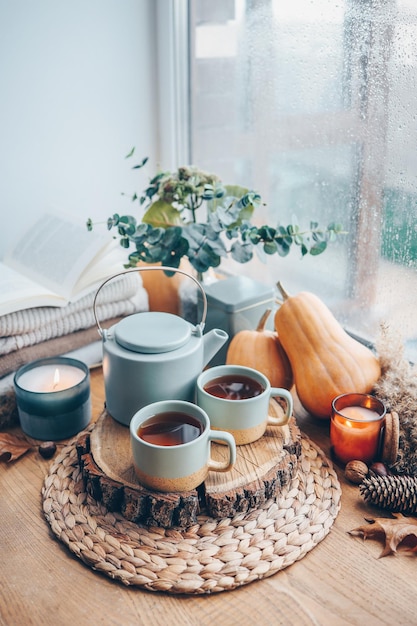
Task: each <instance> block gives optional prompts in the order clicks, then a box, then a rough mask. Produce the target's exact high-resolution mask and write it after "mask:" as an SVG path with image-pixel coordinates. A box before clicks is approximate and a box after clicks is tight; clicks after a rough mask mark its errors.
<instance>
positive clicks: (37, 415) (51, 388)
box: [14, 357, 91, 441]
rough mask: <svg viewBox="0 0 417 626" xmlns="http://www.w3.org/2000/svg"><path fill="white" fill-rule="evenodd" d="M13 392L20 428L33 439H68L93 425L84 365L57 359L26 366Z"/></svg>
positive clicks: (16, 381) (87, 371)
mask: <svg viewBox="0 0 417 626" xmlns="http://www.w3.org/2000/svg"><path fill="white" fill-rule="evenodd" d="M14 388H15V394H16V403H17V408H18V413H19V419H20V425H21V427H22V430H23V432H25V433H26V434H27V435H29V436H30V437H33V438H35V439H42V440H51V441H57V440H59V439H66V438H67V437H71V436H72V435H74V434H76V433H77V432H79V431H80V430H82V429H83V428H85V427H86V426H87V424H88V423H89V421H90V418H91V403H90V375H89V370H88V367H87V366H86V365H85V363H82V362H81V361H77V360H75V359H69V358H65V357H56V358H50V359H40V360H39V361H34V362H33V363H29V364H27V365H24V366H23V367H21V368H20V369H19V370H18V372H16V375H15V377H14Z"/></svg>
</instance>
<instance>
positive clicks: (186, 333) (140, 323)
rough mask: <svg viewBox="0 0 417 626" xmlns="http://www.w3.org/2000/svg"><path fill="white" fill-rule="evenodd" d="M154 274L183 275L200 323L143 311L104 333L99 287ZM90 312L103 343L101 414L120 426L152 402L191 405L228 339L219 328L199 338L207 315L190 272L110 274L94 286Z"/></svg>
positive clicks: (139, 270) (161, 313)
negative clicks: (193, 292) (198, 305)
mask: <svg viewBox="0 0 417 626" xmlns="http://www.w3.org/2000/svg"><path fill="white" fill-rule="evenodd" d="M157 270H159V271H164V270H166V271H170V272H178V273H180V274H184V275H185V276H187V277H188V278H190V279H191V280H193V281H194V282H195V283H196V284H197V286H198V288H199V289H200V291H201V295H202V301H203V307H202V316H201V321H200V322H199V323H198V324H197V325H195V326H194V325H193V324H190V323H189V322H187V321H186V320H184V319H183V318H181V317H179V316H177V315H173V314H172V313H163V312H156V311H145V312H141V313H135V314H133V315H129V316H128V317H126V318H124V319H123V320H121V321H120V322H118V323H117V324H115V325H114V326H111V327H110V328H109V329H107V330H106V329H104V328H102V327H101V325H100V322H99V320H98V318H97V310H96V303H97V297H98V295H99V293H100V290H101V289H102V288H103V287H104V285H105V284H106V283H108V282H109V281H110V280H113V278H116V277H117V276H122V275H123V274H126V273H129V272H142V271H157ZM93 311H94V318H95V321H96V324H97V327H98V331H99V333H100V335H101V337H102V340H103V376H104V387H105V398H106V410H107V411H108V412H109V413H110V415H111V416H112V417H114V419H115V420H117V421H118V422H120V423H122V424H125V425H129V424H130V420H131V418H132V417H133V415H134V414H135V413H136V412H137V411H138V410H139V409H141V408H142V407H144V406H146V405H147V404H150V403H151V402H158V401H160V400H188V401H190V402H193V401H194V399H195V386H196V381H197V377H198V375H199V374H200V373H201V372H202V370H203V368H204V367H205V365H207V363H208V362H209V361H210V360H211V359H212V358H213V356H214V355H215V354H216V352H218V350H220V348H221V347H222V346H223V344H224V343H225V342H226V341H227V339H228V334H227V333H226V332H225V331H224V330H221V329H218V328H216V329H213V330H211V331H210V332H208V333H207V334H205V335H203V330H204V324H205V319H206V315H207V298H206V294H205V292H204V289H203V287H202V285H201V284H200V283H199V281H198V280H197V279H195V278H194V277H193V276H191V274H188V273H187V272H185V271H183V270H179V269H174V268H171V267H165V266H158V267H153V266H150V267H138V268H134V269H131V270H126V271H124V272H120V273H118V274H115V275H114V276H112V277H111V278H108V279H107V280H106V281H104V282H103V283H102V285H101V286H100V287H99V289H98V291H97V293H96V294H95V298H94V303H93Z"/></svg>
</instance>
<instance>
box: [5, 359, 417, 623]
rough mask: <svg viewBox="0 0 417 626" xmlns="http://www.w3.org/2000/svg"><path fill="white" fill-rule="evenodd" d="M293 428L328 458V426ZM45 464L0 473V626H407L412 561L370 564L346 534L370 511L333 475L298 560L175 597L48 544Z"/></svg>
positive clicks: (96, 383)
mask: <svg viewBox="0 0 417 626" xmlns="http://www.w3.org/2000/svg"><path fill="white" fill-rule="evenodd" d="M91 380H92V394H93V419H96V418H97V417H98V415H99V414H100V413H101V411H102V408H103V398H104V389H103V381H102V375H101V370H100V369H97V370H94V371H93V372H92V377H91ZM297 420H298V423H299V426H300V428H301V429H302V430H303V431H304V432H305V433H306V434H307V435H308V436H309V437H310V438H311V439H312V440H313V441H315V442H316V443H318V444H319V445H320V447H321V448H322V450H323V451H324V452H325V453H326V454H329V440H328V424H327V423H323V422H319V423H317V422H316V421H313V420H312V419H311V418H310V417H308V416H303V417H298V418H297ZM49 463H50V462H49V461H45V460H43V459H42V458H41V457H40V456H39V454H38V452H37V451H34V452H29V453H28V454H27V455H25V456H24V457H22V458H21V459H19V460H18V461H16V462H14V463H8V464H6V463H2V464H1V466H0V624H1V625H6V626H20V625H21V626H29V625H31V624H35V625H37V626H38V625H42V626H49V625H51V626H52V625H53V626H61V625H66V624H68V625H71V626H74V625H75V626H84V624H85V625H87V624H103V625H107V624H109V625H119V624H123V625H124V626H129V625H130V624H132V625H133V624H134V625H144V626H147V625H149V626H151V625H152V626H155V625H161V626H170V625H171V624H175V625H177V624H181V625H182V626H188V625H193V626H196V625H206V624H207V625H210V626H211V625H212V624H221V625H222V626H229V625H234V624H237V625H239V626H244V625H246V624H248V625H249V624H250V625H252V624H254V625H256V626H263V625H268V626H269V625H274V624H284V625H285V626H293V625H294V626H295V625H297V626H298V625H300V626H301V625H310V624H320V625H327V624H329V625H330V624H331V625H332V626H334V625H338V624H349V625H350V624H356V625H358V626H373V625H384V624H386V625H388V624H389V625H392V624H396V625H400V624H404V625H407V626H412V625H414V624H416V625H417V603H416V599H415V598H416V590H417V556H416V555H413V556H405V555H397V556H387V557H384V558H382V559H379V558H378V556H379V554H380V552H381V549H382V543H380V542H377V541H373V540H367V541H363V540H362V539H360V538H357V537H352V536H351V535H349V534H348V532H347V531H349V530H351V529H352V528H355V527H357V526H359V525H361V524H362V523H364V517H375V516H377V515H378V512H377V511H375V509H372V508H371V507H368V506H366V505H365V504H364V503H363V501H362V499H361V498H360V496H359V493H358V489H357V487H355V486H353V485H350V484H349V483H347V482H346V481H345V479H344V477H343V473H342V472H340V471H339V470H338V474H339V478H340V481H341V485H342V509H341V512H340V513H339V515H338V517H337V519H336V521H335V523H334V525H333V526H332V529H331V531H330V534H329V535H328V536H327V537H326V538H325V539H324V540H323V541H322V542H321V543H319V544H318V545H317V546H316V547H315V548H314V549H313V550H312V551H311V552H309V553H308V554H307V555H306V556H305V557H304V558H303V559H302V560H301V561H298V562H296V563H294V564H293V565H291V566H289V567H288V568H287V569H285V570H282V571H281V572H278V573H277V574H275V575H273V576H270V577H269V578H266V579H264V580H259V581H256V582H253V583H250V584H248V585H247V586H244V587H241V588H238V589H235V590H233V591H225V592H222V593H218V594H214V595H204V596H190V595H188V596H181V597H179V596H175V595H169V594H164V593H156V592H152V591H146V590H143V589H140V588H133V587H132V588H131V587H125V586H124V585H122V584H120V583H118V582H115V581H112V580H111V579H109V578H107V577H105V576H103V575H100V574H98V573H96V572H94V571H93V570H91V569H90V568H89V567H87V566H86V565H84V564H83V563H82V562H81V561H80V560H79V559H77V558H75V557H74V556H73V555H72V554H70V553H69V551H68V550H67V549H66V548H65V546H64V545H63V544H62V543H61V542H59V541H58V540H56V539H55V537H54V536H53V535H52V533H51V531H50V528H49V525H48V523H47V522H46V520H45V518H44V516H43V513H42V509H41V506H42V501H41V488H42V483H43V479H44V477H45V475H46V474H47V471H48V467H49ZM386 516H387V515H386Z"/></svg>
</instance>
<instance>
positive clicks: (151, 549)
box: [42, 435, 341, 594]
mask: <svg viewBox="0 0 417 626" xmlns="http://www.w3.org/2000/svg"><path fill="white" fill-rule="evenodd" d="M75 441H76V440H75V439H74V440H73V441H72V442H71V443H70V444H68V446H66V447H65V448H64V449H63V450H62V452H61V453H60V454H59V456H57V457H56V459H55V460H54V462H53V463H52V465H51V467H50V469H49V473H48V475H47V476H46V478H45V481H44V485H43V488H42V498H43V510H44V513H45V516H46V519H47V521H48V522H49V524H50V527H51V530H52V532H53V534H54V535H56V537H57V538H58V539H59V540H60V541H62V542H63V543H64V544H65V545H66V546H67V547H68V549H69V550H70V552H72V553H73V554H74V555H75V556H77V557H78V558H80V559H81V560H82V561H83V562H84V563H86V564H87V565H88V566H90V567H91V568H92V569H93V570H96V571H97V572H101V573H102V574H105V575H106V576H108V577H110V578H112V579H114V580H118V581H120V582H122V583H124V584H125V585H131V586H136V587H142V588H146V589H149V590H152V591H165V592H168V593H173V594H181V593H183V594H206V593H214V592H219V591H225V590H231V589H235V588H236V587H240V586H242V585H247V584H248V583H251V582H253V581H255V580H259V579H261V578H266V577H268V576H271V575H272V574H275V573H276V572H279V571H280V570H282V569H284V568H286V567H288V566H289V565H291V564H292V563H294V562H295V561H297V560H299V559H301V558H302V557H303V556H305V555H306V554H307V553H308V552H309V551H310V550H312V549H313V548H314V547H315V546H316V545H317V544H318V543H319V542H320V541H322V540H323V539H324V538H325V537H326V535H327V534H328V533H329V531H330V528H331V526H332V524H333V522H334V520H335V518H336V516H337V514H338V512H339V509H340V497H341V489H340V484H339V481H338V479H337V475H336V472H335V471H334V469H333V466H332V464H331V463H330V462H329V461H328V460H327V458H326V457H325V455H324V454H323V452H322V451H321V450H320V449H319V448H318V447H317V446H316V445H315V444H314V443H313V442H312V441H311V440H310V439H309V438H308V437H306V436H305V435H303V436H302V449H303V452H302V457H301V460H300V464H299V469H298V472H297V474H296V476H295V477H294V478H293V480H292V481H291V483H290V484H289V485H287V486H286V487H285V488H283V490H282V492H281V494H280V496H279V498H278V499H277V500H276V501H272V500H270V501H268V502H266V503H265V505H264V506H263V507H262V508H260V509H257V510H256V511H252V512H250V513H242V514H239V515H236V516H235V517H233V518H225V519H221V520H214V519H212V518H209V517H207V516H203V515H200V516H199V517H198V524H195V525H194V526H192V527H190V528H188V529H187V530H181V531H178V530H175V529H163V528H157V527H150V528H148V527H143V526H140V525H138V524H135V523H133V522H129V521H128V520H126V519H125V518H124V517H123V516H122V515H120V514H118V513H111V512H109V511H107V509H106V508H105V507H104V506H103V505H102V504H100V503H98V502H96V501H95V500H94V499H93V498H92V497H91V496H90V495H89V494H87V493H86V491H85V489H84V485H83V480H82V476H81V473H80V469H79V466H78V462H77V453H76V448H75Z"/></svg>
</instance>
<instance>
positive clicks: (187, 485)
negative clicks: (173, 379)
mask: <svg viewBox="0 0 417 626" xmlns="http://www.w3.org/2000/svg"><path fill="white" fill-rule="evenodd" d="M167 412H168V413H169V412H171V413H172V412H178V413H182V414H185V415H187V416H190V417H191V418H193V419H194V420H197V421H198V423H199V424H200V430H201V432H200V435H199V436H198V437H197V438H196V439H193V440H191V441H188V442H187V443H182V444H179V445H156V444H154V443H149V442H148V441H145V440H144V439H142V438H141V437H139V435H138V430H139V428H140V426H141V424H143V422H145V421H146V420H148V419H150V418H153V416H155V415H161V414H164V413H167ZM213 440H216V441H218V440H221V442H222V443H224V444H226V445H227V446H228V447H229V458H228V459H227V460H226V461H215V460H213V459H212V458H211V455H210V448H211V441H213ZM130 441H131V448H132V454H133V464H134V468H135V472H136V475H137V477H138V479H139V481H140V482H141V483H142V484H143V485H144V486H145V487H148V488H149V489H153V490H156V491H164V492H178V491H189V490H191V489H195V488H196V487H197V486H198V485H200V484H201V483H202V482H204V480H205V479H206V477H207V474H208V472H209V471H215V472H227V471H229V470H230V469H231V468H232V467H233V465H234V463H235V461H236V445H235V441H234V439H233V437H232V435H231V434H230V433H227V432H224V433H222V432H221V433H219V432H217V431H216V432H214V431H212V430H211V429H210V421H209V418H208V415H207V414H206V412H205V411H204V410H203V409H201V408H200V407H198V406H197V405H195V404H193V403H191V402H187V401H185V400H162V401H160V402H153V403H152V404H148V405H147V406H145V407H143V408H142V409H140V411H138V412H137V413H135V415H134V416H133V417H132V420H131V422H130Z"/></svg>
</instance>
